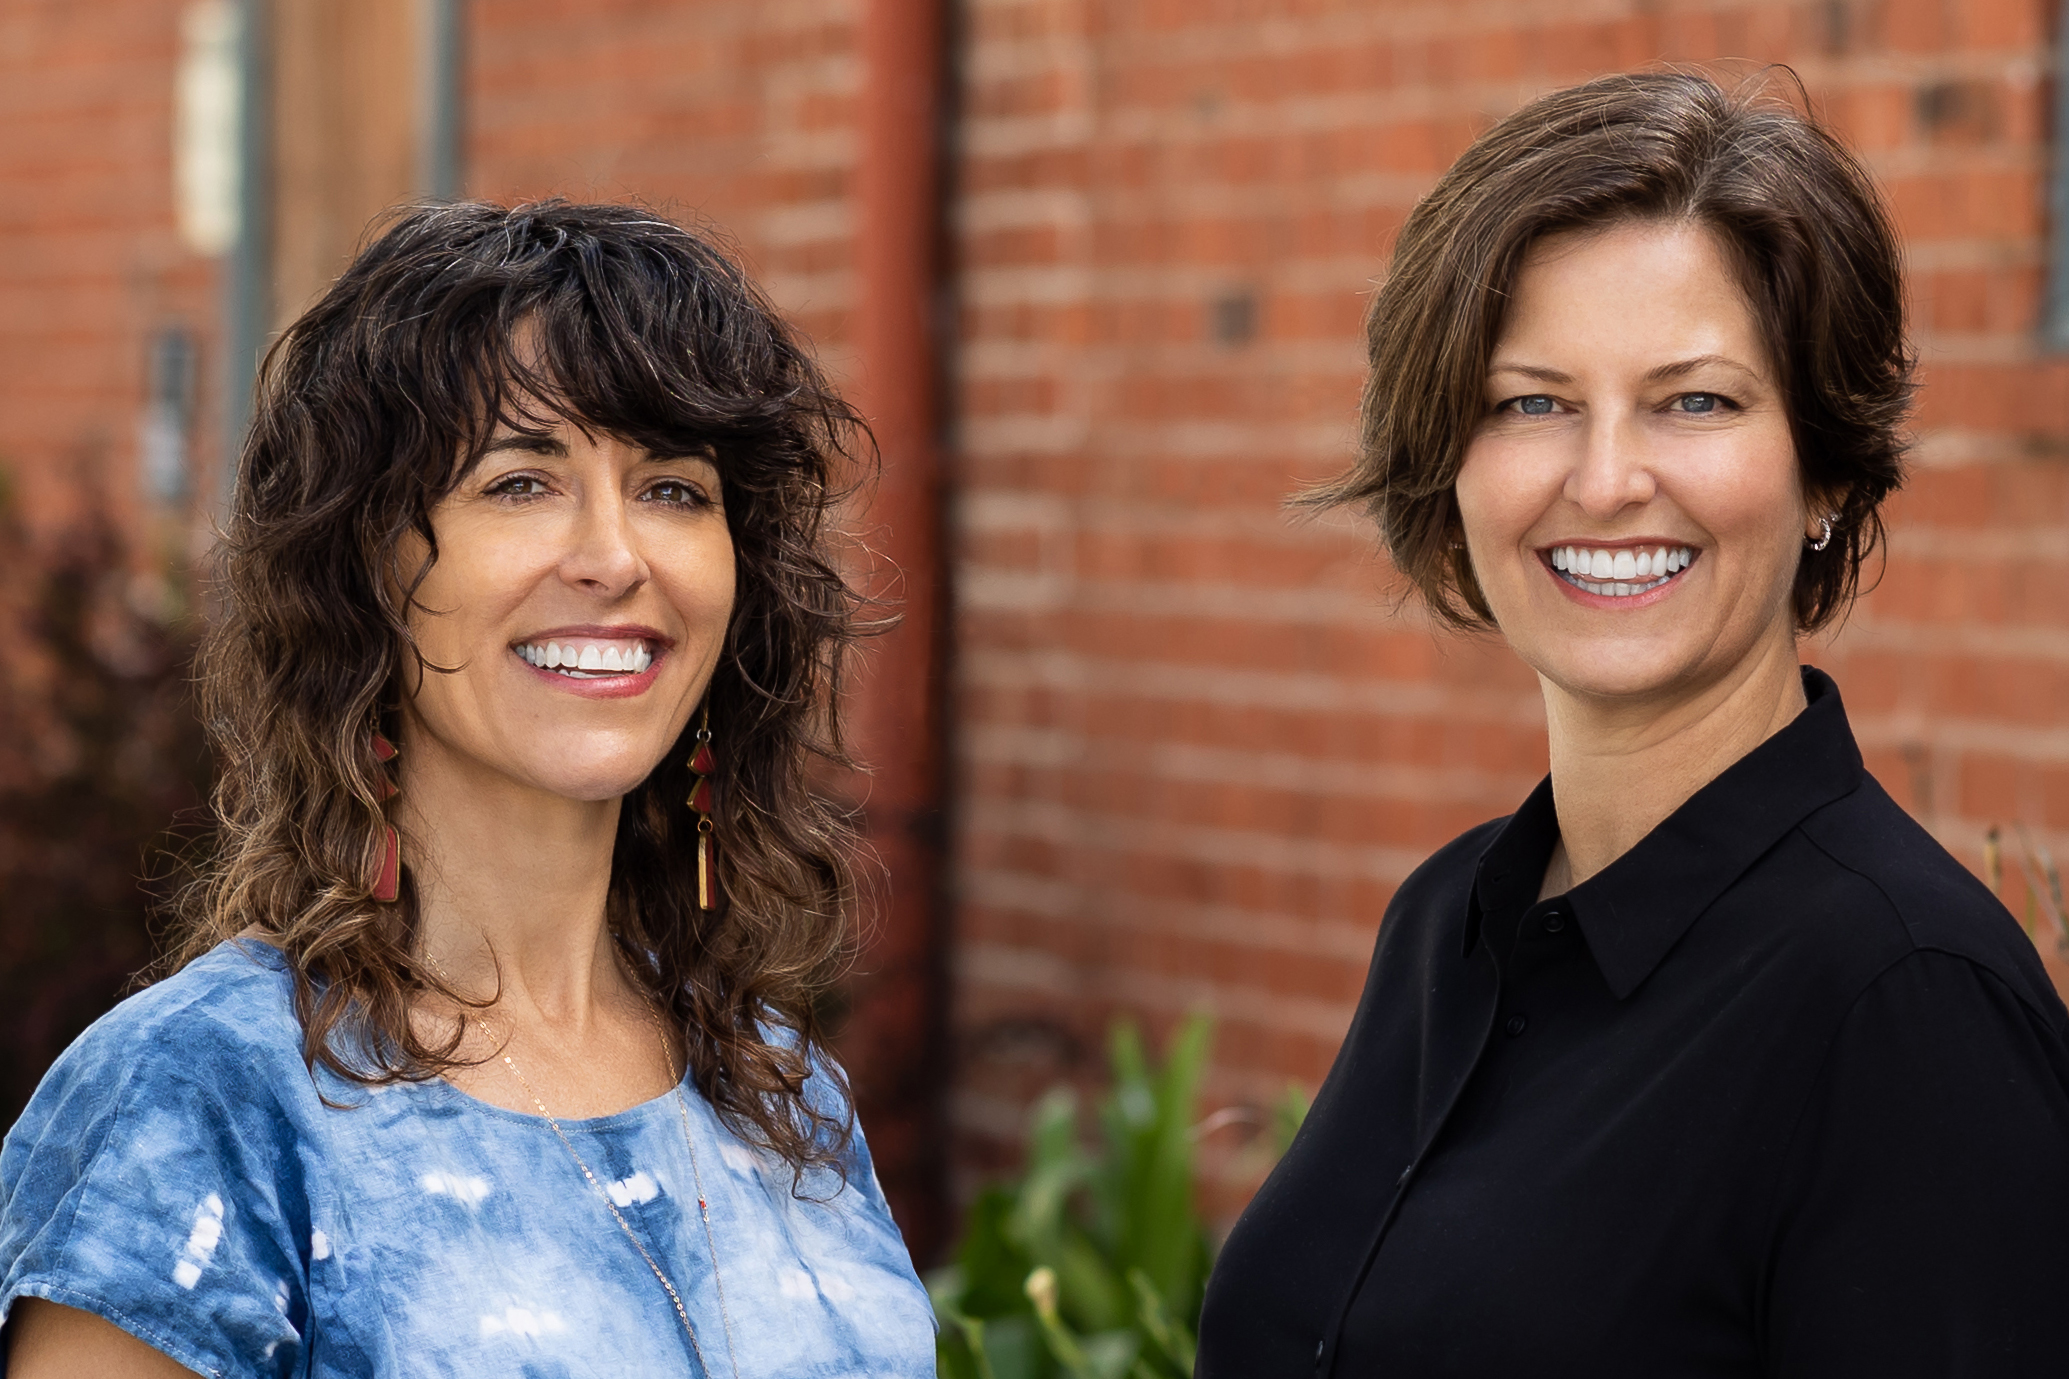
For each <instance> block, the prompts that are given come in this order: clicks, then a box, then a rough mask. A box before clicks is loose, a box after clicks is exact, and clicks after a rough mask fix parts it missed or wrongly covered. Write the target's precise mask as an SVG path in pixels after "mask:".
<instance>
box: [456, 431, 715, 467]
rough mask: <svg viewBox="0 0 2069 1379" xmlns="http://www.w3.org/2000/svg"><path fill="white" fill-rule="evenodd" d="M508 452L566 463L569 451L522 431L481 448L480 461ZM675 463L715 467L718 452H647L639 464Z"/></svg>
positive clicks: (547, 438) (705, 449) (551, 439)
mask: <svg viewBox="0 0 2069 1379" xmlns="http://www.w3.org/2000/svg"><path fill="white" fill-rule="evenodd" d="M508 451H517V452H519V453H522V454H527V455H551V456H553V457H555V458H556V459H565V458H566V457H567V453H568V448H567V445H566V443H565V442H563V441H562V440H561V439H560V438H559V437H557V436H531V435H526V434H525V433H523V432H521V431H518V432H512V433H511V434H509V435H503V436H498V437H496V438H495V439H494V440H492V441H490V442H489V443H488V444H487V445H485V446H483V447H482V448H481V454H482V458H484V459H486V458H487V457H489V456H490V455H497V454H502V453H505V452H508ZM677 460H702V461H704V462H705V463H706V464H711V465H716V464H717V463H718V452H717V450H716V449H715V448H714V447H713V446H711V445H709V444H706V445H704V446H703V447H701V448H697V449H685V450H682V451H664V450H649V451H647V452H646V454H645V457H644V458H643V459H642V460H641V461H640V463H642V464H673V463H674V462H675V461H677Z"/></svg>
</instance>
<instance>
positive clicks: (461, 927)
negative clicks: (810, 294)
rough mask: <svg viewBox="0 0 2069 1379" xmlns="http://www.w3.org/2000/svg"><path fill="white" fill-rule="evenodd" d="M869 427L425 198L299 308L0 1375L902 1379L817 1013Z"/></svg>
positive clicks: (732, 324) (666, 270)
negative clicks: (182, 814)
mask: <svg viewBox="0 0 2069 1379" xmlns="http://www.w3.org/2000/svg"><path fill="white" fill-rule="evenodd" d="M856 434H857V425H856V422H855V419H854V417H853V415H852V414H851V413H850V411H849V410H848V409H847V408H846V407H845V406H844V405H843V404H842V403H841V401H840V400H839V399H838V398H837V397H836V396H835V395H834V394H833V392H832V391H831V390H830V389H829V387H828V386H827V384H826V383H825V381H824V380H823V379H822V378H821V376H820V374H819V373H818V371H817V370H816V368H815V367H814V365H813V364H812V362H811V361H810V360H809V358H808V357H807V356H806V355H805V353H804V352H803V350H802V348H801V347H800V345H799V343H798V342H797V340H796V339H795V338H794V337H793V336H792V334H791V333H790V332H789V331H788V330H787V329H786V328H785V327H784V325H783V324H782V323H781V322H780V321H779V319H778V318H777V316H776V314H775V312H774V311H773V309H772V308H771V307H770V306H769V304H768V303H767V302H766V301H765V300H764V298H763V297H762V296H761V295H760V294H759V292H758V291H757V290H756V289H755V288H754V287H753V285H752V284H751V283H749V282H748V281H747V279H746V278H745V277H744V276H743V275H742V274H741V273H740V271H739V270H738V269H737V268H736V267H735V266H734V265H733V264H732V263H730V262H729V261H728V260H727V259H726V258H725V257H724V256H723V255H722V254H720V253H718V252H717V251H715V250H714V249H713V248H712V247H711V246H710V245H709V244H707V243H706V242H705V241H704V240H702V239H700V238H699V237H698V236H696V235H693V234H691V233H689V232H687V231H685V230H683V229H681V228H680V227H678V226H676V225H673V224H670V223H667V222H666V221H663V220H661V219H658V218H656V217H655V216H653V215H652V214H650V213H647V212H644V211H641V210H637V209H634V208H628V207H616V206H577V205H568V204H565V203H555V202H549V203H543V204H539V205H533V206H527V207H521V208H518V209H516V210H507V209H504V208H501V207H497V206H490V205H480V204H468V205H457V206H449V207H437V208H428V209H421V210H417V211H414V212H411V213H409V214H407V215H405V216H404V217H403V218H401V219H400V220H399V221H398V222H397V223H395V224H394V225H393V226H392V227H391V228H390V229H389V230H388V231H387V232H386V233H385V234H384V235H382V236H381V237H380V238H379V239H378V240H377V241H376V242H374V243H373V244H372V245H371V246H370V247H369V248H367V249H366V250H365V251H364V252H363V253H362V254H361V255H360V256H359V258H358V260H357V261H356V262H354V263H353V265H352V266H351V267H350V268H349V269H348V270H347V271H346V272H345V274H344V275H343V276H342V277H341V278H339V279H338V281H337V283H336V284H335V285H334V286H333V287H332V288H331V290H330V291H329V292H328V293H327V294H326V295H325V296H324V298H323V299H322V300H321V301H320V302H318V303H317V304H316V305H315V306H314V307H313V308H311V309H310V310H309V311H308V312H307V313H306V314H305V315H304V316H303V317H302V318H301V319H300V320H299V321H297V322H296V323H295V324H294V326H293V327H292V328H291V329H290V330H289V331H288V332H287V334H286V335H285V336H284V337H283V338H282V340H281V341H280V343H279V344H278V345H277V346H276V347H275V348H274V350H273V352H272V354H271V356H270V357H269V359H268V362H267V366H266V369H265V370H264V374H263V379H262V385H261V390H260V401H259V406H258V411H257V417H256V420H255V422H254V424H253V427H252V430H251V434H250V438H249V440H248V442H247V443H246V446H245V449H244V456H243V462H242V467H241V469H240V471H239V474H238V479H237V489H236V498H235V503H234V507H233V511H232V513H231V517H230V522H229V528H228V532H227V536H226V539H225V550H224V571H225V578H224V581H223V589H222V595H223V608H222V612H221V616H220V617H219V618H218V620H217V621H216V623H215V625H214V626H213V628H212V630H211V632H210V634H209V636H208V639H207V642H206V644H205V648H204V652H203V656H202V660H201V690H202V698H203V706H204V710H205V716H206V721H207V725H208V729H209V732H210V733H211V735H212V738H213V740H214V744H215V747H216V750H217V752H218V755H219V758H220V766H221V775H220V782H219V785H218V787H217V792H216V807H217V812H218V814H219V817H220V827H221V832H220V838H219V841H218V843H217V846H216V849H215V851H214V853H213V855H212V859H211V861H210V862H209V863H208V866H207V869H206V872H205V874H204V875H203V876H202V877H201V878H200V879H199V881H198V882H197V884H196V885H195V886H194V887H193V889H192V890H191V891H190V892H189V894H188V895H187V897H186V901H185V910H184V914H183V916H182V918H183V930H182V941H181V943H180V946H179V949H178V952H177V954H176V955H175V960H174V964H173V966H174V967H175V968H176V971H175V972H174V974H173V975H171V976H170V977H168V978H167V979H166V980H164V981H161V982H159V983H158V984H157V985H155V986H153V987H150V988H149V989H147V990H145V991H143V992H141V993H140V994H138V995H136V996H133V997H131V998H130V999H129V1000H128V1001H126V1002H124V1003H123V1004H122V1005H121V1006H120V1007H119V1008H118V1009H117V1010H116V1011H114V1012H113V1013H112V1014H110V1015H109V1016H108V1017H106V1018H105V1019H103V1020H102V1021H101V1022H100V1023H98V1024H97V1025H95V1026H94V1027H93V1028H92V1029H91V1030H89V1031H88V1032H87V1033H86V1034H85V1035H83V1036H82V1037H81V1038H80V1039H79V1041H78V1042H77V1043H76V1044H74V1045H73V1047H72V1048H71V1049H70V1050H69V1051H68V1052H67V1053H66V1054H65V1055H64V1057H63V1058H62V1059H61V1060H60V1061H59V1062H58V1064H57V1065H56V1066H55V1067H54V1068H53V1069H52V1070H51V1072H50V1074H49V1075H48V1076H47V1077H46V1079H45V1081H44V1083H43V1085H42V1087H41V1089H40V1090H39V1091H38V1093H37V1095H36V1098H35V1100H34V1101H33V1103H32V1104H31V1105H30V1107H29V1109H28V1111H27V1112H26V1114H24V1116H23V1117H22V1119H21V1121H20V1122H19V1123H18V1124H17V1125H16V1127H15V1129H14V1130H13V1132H12V1133H11V1134H10V1135H9V1136H8V1139H7V1142H6V1147H5V1151H4V1153H0V1192H4V1194H5V1197H4V1208H0V1269H4V1274H5V1281H4V1285H0V1289H4V1291H0V1305H4V1306H6V1307H7V1309H8V1317H7V1328H6V1330H7V1349H8V1356H9V1365H10V1372H11V1373H13V1374H14V1375H15V1376H16V1379H41V1377H42V1376H63V1375H85V1374H110V1373H127V1374H136V1375H150V1374H174V1373H179V1372H182V1371H183V1370H193V1371H197V1372H200V1373H204V1374H222V1375H262V1374H263V1375H276V1374H277V1375H309V1376H343V1375H387V1374H398V1373H405V1372H407V1373H426V1374H444V1375H455V1376H464V1375H482V1376H488V1375H498V1376H501V1375H513V1374H530V1375H555V1376H598V1377H599V1379H601V1376H623V1375H631V1374H657V1375H658V1374H692V1375H697V1376H715V1377H717V1379H743V1377H744V1376H773V1375H784V1376H803V1375H813V1374H828V1375H832V1374H860V1373H868V1374H872V1375H921V1374H931V1373H932V1372H933V1359H932V1352H933V1342H932V1330H931V1325H930V1321H929V1313H928V1308H927V1303H926V1298H925V1295H924V1294H923V1292H922V1291H921V1289H920V1287H919V1284H918V1281H917V1280H916V1279H915V1277H914V1275H913V1271H912V1266H911V1263H910V1261H909V1259H908V1257H907V1255H906V1251H905V1249H904V1246H903V1244H902V1242H901V1240H900V1237H899V1234H898V1230H897V1227H896V1226H895V1225H894V1224H893V1222H892V1220H891V1218H890V1215H889V1213H888V1211H887V1209H886V1207H885V1204H884V1201H883V1198H882V1195H881V1193H880V1191H879V1189H878V1187H877V1185H876V1181H875V1177H874V1174H873V1172H872V1170H871V1168H870V1163H869V1157H868V1153H867V1150H866V1148H865V1147H864V1144H863V1141H862V1138H861V1135H860V1132H859V1130H858V1129H857V1128H856V1127H855V1126H854V1125H853V1121H852V1115H851V1112H850V1109H849V1101H848V1097H847V1093H846V1088H845V1083H844V1081H843V1079H842V1076H841V1073H840V1070H839V1069H838V1068H837V1067H836V1066H835V1065H834V1063H833V1062H832V1061H831V1060H830V1058H829V1057H828V1055H827V1052H826V1049H825V1047H824V1043H823V1035H822V1031H821V1029H820V1026H819V1023H818V1021H817V1019H816V1018H815V1015H814V1011H815V1008H816V1006H817V1003H818V1002H819V1000H820V998H821V997H822V996H823V995H824V994H825V993H826V992H827V990H828V988H829V984H830V983H831V982H832V981H833V980H834V979H835V978H836V977H837V976H838V972H839V967H840V964H841V962H842V960H843V957H844V954H845V952H846V946H847V943H846V939H847V934H848V932H849V930H848V926H849V923H850V918H851V916H850V911H851V906H852V901H853V892H854V887H853V884H852V880H851V877H850V873H849V869H848V863H847V860H846V858H847V853H846V848H847V845H848V841H849V840H848V837H847V834H846V832H845V829H844V827H843V824H842V822H841V820H840V818H839V816H838V815H837V814H835V813H834V812H833V811H832V810H830V809H829V807H828V806H827V805H826V804H825V803H823V802H822V801H821V800H820V799H818V798H817V797H815V795H814V794H813V792H812V790H811V788H810V783H809V777H810V773H811V771H812V769H813V767H814V763H815V761H838V760H839V759H840V737H839V733H838V726H837V722H836V719H835V702H836V701H835V695H836V692H837V689H838V684H839V677H840V669H841V664H842V654H843V651H844V649H845V647H846V646H847V644H848V642H849V639H850V638H851V636H852V635H853V632H854V630H855V617H856V611H857V600H856V597H855V595H854V594H853V593H852V592H851V590H850V589H849V588H848V586H847V585H846V584H845V583H844V582H843V580H842V578H841V577H840V575H839V574H838V573H837V572H836V571H835V569H834V568H833V565H832V563H831V554H830V551H829V531H828V527H827V519H828V509H829V505H830V504H831V503H832V502H833V501H834V500H835V499H836V498H837V497H838V496H839V492H838V485H837V483H836V478H837V476H836V474H835V472H834V467H835V466H836V465H838V464H839V463H841V461H842V460H843V458H844V457H845V455H846V454H847V452H848V449H849V447H850V443H851V441H852V439H853V438H854V436H855V435H856Z"/></svg>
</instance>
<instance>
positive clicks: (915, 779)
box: [843, 0, 948, 1262]
mask: <svg viewBox="0 0 2069 1379" xmlns="http://www.w3.org/2000/svg"><path fill="white" fill-rule="evenodd" d="M946 19H947V13H946V5H945V3H944V0H864V4H863V6H862V18H861V32H860V35H859V39H860V43H859V47H860V52H861V56H862V63H863V71H864V77H863V97H862V102H861V107H860V112H859V121H860V134H861V157H860V162H859V166H858V168H857V177H856V210H857V223H856V233H855V266H856V276H857V279H858V284H859V291H858V294H857V301H856V310H855V330H854V340H855V344H856V347H857V353H858V355H859V360H858V368H857V370H856V378H855V386H854V389H853V391H854V394H855V397H856V401H857V403H858V404H859V406H860V407H861V409H862V411H863V414H864V415H865V416H867V417H868V418H869V422H870V425H871V428H872V429H873V431H874V432H875V435H876V439H877V444H878V447H879V450H880V453H881V455H882V460H883V469H882V475H881V478H880V479H879V481H878V484H877V486H876V488H875V490H874V491H873V493H872V494H871V496H870V505H869V511H868V514H867V519H866V524H867V529H868V530H869V531H870V532H871V534H872V538H873V541H874V542H875V543H876V544H877V545H878V547H879V549H881V550H882V551H883V552H884V554H885V555H887V556H888V557H889V558H890V560H891V561H892V562H894V563H895V564H896V565H897V567H898V569H899V570H900V572H901V573H902V576H903V578H902V581H901V583H900V586H899V588H900V593H901V594H902V604H903V615H904V621H903V623H902V625H901V626H900V627H899V628H898V629H897V630H896V631H894V632H892V633H890V634H888V635H887V636H885V637H884V638H881V639H880V640H879V641H878V642H877V644H876V645H875V646H874V647H872V648H871V649H870V650H869V652H868V653H867V664H866V665H865V666H864V667H863V669H862V671H861V673H860V675H859V676H858V677H857V678H858V682H859V683H858V687H857V692H856V694H855V697H854V699H853V701H852V703H851V706H850V707H851V717H850V722H851V724H852V726H853V731H854V738H855V743H856V747H857V750H858V752H859V754H860V755H861V756H862V758H863V759H864V760H865V761H866V762H867V763H868V764H869V766H870V767H871V769H872V772H873V775H872V778H871V780H870V782H869V787H868V799H867V802H866V804H865V806H864V820H865V826H866V828H867V831H868V834H869V840H870V843H871V845H872V846H873V847H874V849H875V850H876V853H877V855H878V856H879V857H880V858H881V859H882V861H883V863H884V864H885V868H886V872H887V874H888V885H887V887H886V888H885V892H884V894H883V895H882V898H881V902H880V905H879V907H878V909H877V913H876V915H875V919H876V926H875V928H874V930H873V932H872V935H871V938H872V942H871V943H870V945H869V948H868V950H867V951H866V953H865V956H864V958H863V961H862V964H861V968H860V971H859V973H858V975H857V978H856V981H855V984H854V987H853V1005H852V1008H851V1015H850V1019H849V1024H848V1030H847V1034H846V1036H845V1037H844V1039H843V1053H844V1055H845V1057H846V1060H847V1063H848V1067H849V1070H850V1073H851V1075H852V1076H853V1079H854V1083H855V1091H856V1100H857V1105H858V1109H859V1111H860V1112H861V1115H862V1118H863V1123H864V1125H865V1127H866V1128H867V1130H868V1133H869V1136H870V1141H871V1144H872V1147H873V1149H874V1151H875V1154H876V1158H877V1164H878V1172H879V1176H880V1177H881V1178H882V1180H883V1183H884V1189H885V1192H886V1194H887V1195H888V1196H889V1197H890V1199H891V1204H892V1208H893V1210H894V1211H895V1212H896V1213H897V1215H898V1219H899V1223H900V1225H901V1227H902V1228H903V1229H904V1231H905V1233H906V1239H907V1242H908V1243H909V1244H910V1245H911V1246H912V1248H913V1252H914V1255H915V1256H916V1257H917V1258H919V1259H920V1260H922V1261H923V1262H924V1261H926V1260H928V1259H929V1258H931V1257H932V1256H933V1255H935V1254H936V1253H937V1252H938V1251H939V1249H940V1248H941V1247H942V1246H943V1245H944V1244H945V1243H946V1241H945V1240H944V1238H943V1237H944V1236H945V1234H946V1230H947V1225H948V1222H947V1201H946V1194H945V1192H944V1188H945V1178H946V1173H945V1170H946V1166H947V1157H946V1145H945V1135H944V1133H943V1129H944V1127H943V1123H942V1121H943V1118H942V1115H941V1095H942V1090H943V1086H944V1082H945V1077H944V1073H945V1067H946V1023H947V1015H946V987H947V981H946V975H947V969H946V956H945V945H944V931H945V929H946V924H945V896H944V875H943V868H944V863H945V852H946V845H945V843H946V840H945V826H944V817H943V815H944V802H945V795H946V775H947V770H948V760H947V752H946V749H945V736H946V730H947V717H946V704H945V697H946V696H945V686H946V673H945V656H944V651H945V648H946V632H947V616H946V615H947V559H946V556H945V552H944V550H943V541H942V528H943V503H942V498H943V493H942V489H943V480H942V473H941V461H942V453H941V452H942V449H943V446H942V441H941V420H942V407H941V393H942V390H941V387H940V377H941V367H940V366H941V359H940V353H939V348H940V342H939V340H938V338H937V337H938V331H937V325H936V320H937V311H936V303H937V299H938V297H939V293H940V289H941V284H942V246H943V241H944V233H943V230H944V226H943V223H942V219H943V218H942V189H943V186H944V182H945V179H944V177H943V168H942V164H943V151H944V140H943V138H942V131H943V124H944V119H945V116H946V113H947V106H946V100H945V92H946V89H947V81H946V79H945V78H946V73H945V66H946V62H947V57H948V53H947V42H946V38H945V28H946Z"/></svg>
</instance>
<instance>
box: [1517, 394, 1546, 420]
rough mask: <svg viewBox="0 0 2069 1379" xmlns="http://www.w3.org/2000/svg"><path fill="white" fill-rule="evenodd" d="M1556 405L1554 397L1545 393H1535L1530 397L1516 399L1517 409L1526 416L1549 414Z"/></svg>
mask: <svg viewBox="0 0 2069 1379" xmlns="http://www.w3.org/2000/svg"><path fill="white" fill-rule="evenodd" d="M1554 405H1555V404H1554V403H1553V402H1552V399H1550V398H1549V397H1546V396H1545V395H1544V394H1543V393H1533V394H1531V395H1530V396H1529V397H1519V398H1517V399H1516V410H1517V411H1519V412H1521V413H1522V414H1523V415H1524V416H1526V417H1542V416H1549V415H1550V414H1551V411H1552V408H1553V406H1554Z"/></svg>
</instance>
